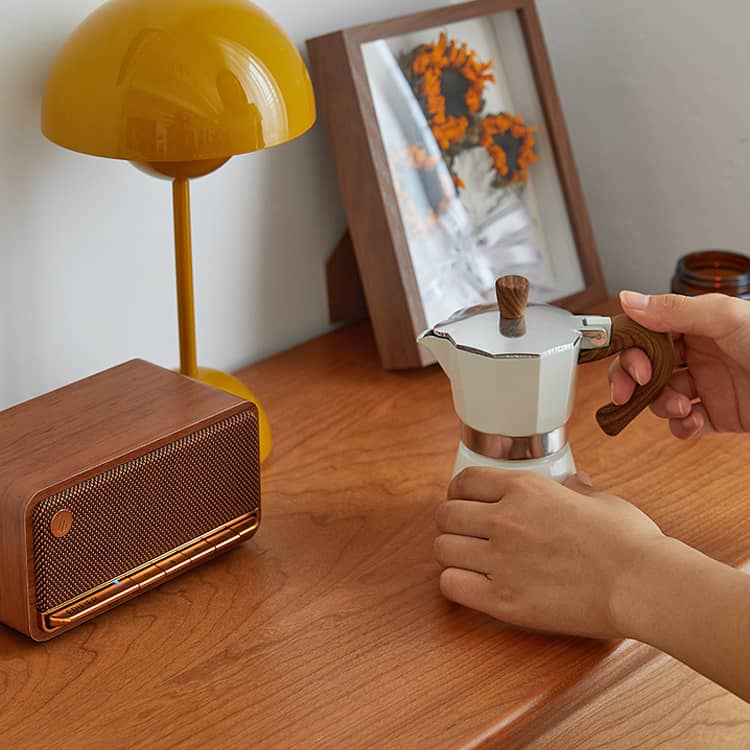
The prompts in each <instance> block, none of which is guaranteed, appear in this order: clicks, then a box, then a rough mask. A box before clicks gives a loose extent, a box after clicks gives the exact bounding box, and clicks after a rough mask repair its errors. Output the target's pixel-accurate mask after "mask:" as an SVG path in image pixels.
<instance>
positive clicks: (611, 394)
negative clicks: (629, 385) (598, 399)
mask: <svg viewBox="0 0 750 750" xmlns="http://www.w3.org/2000/svg"><path fill="white" fill-rule="evenodd" d="M609 400H610V401H611V402H612V403H613V404H614V403H615V384H614V383H610V384H609Z"/></svg>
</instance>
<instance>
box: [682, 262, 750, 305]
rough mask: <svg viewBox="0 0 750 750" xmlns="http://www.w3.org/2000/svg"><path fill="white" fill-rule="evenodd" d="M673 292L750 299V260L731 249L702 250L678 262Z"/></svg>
mask: <svg viewBox="0 0 750 750" xmlns="http://www.w3.org/2000/svg"><path fill="white" fill-rule="evenodd" d="M672 291H673V292H676V293H677V294H687V295H690V296H691V297H692V296H694V295H696V294H708V292H721V293H722V294H728V295H729V296H730V297H741V298H742V299H750V258H748V257H747V256H746V255H740V254H739V253H732V252H729V251H728V250H699V251H698V252H695V253H690V254H689V255H684V256H683V257H682V258H680V259H679V260H678V261H677V268H676V269H675V273H674V276H673V278H672Z"/></svg>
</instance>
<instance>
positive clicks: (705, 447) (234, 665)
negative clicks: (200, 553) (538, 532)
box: [0, 310, 750, 750]
mask: <svg viewBox="0 0 750 750" xmlns="http://www.w3.org/2000/svg"><path fill="white" fill-rule="evenodd" d="M590 312H595V310H591V311H590ZM606 367H607V363H606V362H599V363H593V364H591V365H587V366H586V367H582V368H581V369H580V371H579V388H578V396H577V403H576V409H575V414H574V418H573V420H572V423H571V430H570V433H571V438H572V445H573V450H574V453H575V456H576V459H577V462H578V464H579V466H580V467H581V468H582V469H585V470H587V471H588V472H589V473H590V474H591V475H592V477H593V479H594V481H595V483H596V484H597V485H598V486H599V487H601V488H604V489H607V490H610V491H612V492H616V493H619V494H621V495H624V496H625V497H628V498H630V499H632V500H633V501H635V502H636V503H638V504H639V505H640V506H641V507H643V508H644V509H645V510H646V511H647V512H648V513H650V514H651V515H652V516H653V517H654V518H655V519H656V521H657V522H658V523H660V524H661V525H662V527H663V528H664V529H665V531H667V532H668V533H670V534H673V535H675V536H677V537H680V538H681V539H684V540H685V541H686V542H688V543H690V544H692V545H695V546H697V547H699V548H700V549H702V550H704V551H705V552H706V553H708V554H709V555H712V556H714V557H717V558H719V559H720V560H724V561H726V562H729V563H732V564H735V565H737V564H740V563H742V562H744V561H746V560H747V559H748V551H749V550H750V512H748V510H749V508H750V501H749V499H748V495H749V494H750V491H749V490H748V479H750V472H749V470H748V466H747V450H748V447H750V442H749V441H748V438H746V437H737V436H728V437H715V438H710V439H708V438H703V439H701V440H699V441H696V442H690V443H681V442H678V441H677V440H674V439H672V438H671V436H670V435H669V433H668V430H667V427H666V426H665V425H664V424H662V423H660V422H659V421H658V420H656V418H654V417H652V416H651V415H650V414H647V413H646V414H643V415H641V416H640V417H639V418H638V419H637V420H636V421H635V422H634V423H633V424H632V425H631V427H630V428H629V429H628V430H627V431H626V432H624V433H623V434H622V435H620V436H619V437H617V438H607V437H605V436H603V435H602V433H601V431H600V430H599V428H598V427H597V425H596V422H595V420H594V411H595V408H596V406H598V405H599V404H600V403H602V402H604V401H606V398H607V394H608V386H607V382H606ZM240 375H241V377H242V378H243V379H244V380H246V381H247V382H248V383H249V384H250V385H251V386H252V388H253V389H254V390H255V392H256V393H257V394H258V395H259V397H260V398H261V400H262V402H263V403H264V405H265V406H266V408H267V409H268V412H269V415H270V418H271V422H272V425H273V428H274V437H275V446H274V452H273V454H272V457H271V459H270V460H269V461H268V462H266V463H265V464H264V465H263V472H264V474H263V479H264V486H263V493H264V494H263V503H264V508H265V516H264V519H263V521H262V524H261V528H260V530H259V531H258V534H257V536H256V538H255V539H254V540H253V541H252V542H250V543H248V544H246V545H245V546H243V547H242V548H241V549H239V550H237V551H234V552H231V553H229V554H228V555H226V556H225V557H223V558H220V559H218V560H214V561H212V562H209V563H208V564H206V565H205V566H204V567H203V568H201V569H199V570H196V571H193V572H190V573H187V574H185V575H184V576H182V577H181V578H179V579H177V580H175V581H172V582H169V583H167V584H165V585H164V586H162V587H161V588H159V589H156V590H155V591H153V592H151V593H148V594H145V595H144V596H142V597H140V598H139V599H137V600H134V601H132V602H129V603H127V604H125V605H123V606H122V607H120V608H119V609H117V610H114V611H112V612H110V613H108V614H106V615H104V616H102V617H101V618H99V619H97V620H95V621H92V622H91V623H88V624H86V625H84V626H82V627H81V628H78V629H76V630H74V631H72V632H70V633H68V634H66V635H64V636H62V637H61V638H60V639H57V640H55V641H52V642H50V643H48V644H41V645H39V644H34V643H32V642H31V641H29V640H26V639H24V638H23V637H21V636H18V635H16V634H15V633H13V632H11V631H10V630H4V629H0V746H1V747H2V748H13V749H14V750H15V748H23V749H24V750H26V749H27V748H49V747H55V748H57V749H62V748H76V750H79V749H81V748H107V749H109V748H148V749H149V750H154V749H159V748H172V747H179V748H205V747H216V748H230V747H253V748H262V749H266V748H268V749H271V748H273V749H276V748H308V747H313V748H397V749H399V750H402V749H404V748H406V749H408V748H455V747H480V746H486V747H502V748H513V747H522V746H524V745H525V744H527V743H528V742H530V741H532V740H533V739H534V738H535V737H538V736H540V735H543V733H544V732H547V731H553V729H554V727H555V726H560V727H563V729H562V730H561V731H563V732H567V734H561V735H560V737H567V738H568V739H567V740H565V741H563V740H562V739H561V740H560V741H559V742H558V743H556V744H554V745H551V747H555V748H566V747H576V743H575V737H576V732H575V730H574V729H565V727H566V726H567V725H565V724H564V721H565V717H566V716H569V715H570V716H576V715H577V714H576V712H578V711H581V710H583V709H585V707H587V706H591V707H594V708H593V709H592V710H593V712H594V713H593V714H592V715H593V716H594V717H599V718H596V720H597V721H604V720H606V721H609V719H606V717H607V708H606V700H609V698H606V696H611V695H612V694H613V693H612V692H610V691H611V690H614V689H616V685H617V684H618V683H620V684H624V683H621V682H620V681H621V680H623V678H627V677H628V676H630V675H637V674H641V671H640V670H643V669H644V668H646V667H647V666H648V664H649V663H650V661H651V660H652V659H653V658H654V656H655V654H656V652H654V651H653V650H652V649H650V648H648V647H645V646H642V645H640V644H637V643H634V642H631V641H625V642H599V641H592V640H584V639H576V638H566V637H552V636H543V635H538V634H533V633H526V632H520V631H517V630H513V629H511V628H508V627H506V626H504V625H502V624H501V623H499V622H496V621H494V620H492V619H490V618H489V617H486V616H484V615H481V614H478V613H475V612H472V611H470V610H467V609H464V608H461V607H459V606H456V605H453V604H451V603H449V602H447V601H446V600H445V599H443V598H442V597H441V595H440V593H439V590H438V585H437V579H438V572H439V571H438V566H437V564H436V563H435V562H434V560H433V554H432V543H433V539H434V536H435V533H436V532H435V527H434V522H433V513H434V509H435V506H436V505H437V504H438V503H439V502H440V501H441V499H442V498H443V497H444V494H445V488H446V485H447V482H448V480H449V478H450V474H451V468H452V464H453V458H454V451H455V448H456V441H457V439H458V422H457V420H456V417H455V415H454V413H453V409H452V406H451V400H450V391H449V386H448V381H447V379H446V378H445V376H444V375H443V374H442V373H441V371H440V370H439V369H438V368H437V367H435V368H430V369H425V370H412V371H407V372H400V373H399V372H388V371H385V370H383V369H381V368H380V366H379V364H378V356H377V353H376V349H375V345H374V342H373V337H372V334H371V333H370V330H369V327H368V325H367V324H359V325H357V326H354V327H349V328H343V329H339V330H337V331H335V332H333V333H331V334H328V335H327V336H324V337H322V338H319V339H317V340H315V341H312V342H309V343H307V344H304V345H302V346H300V347H297V348H295V349H293V350H291V351H289V352H286V353H284V354H281V355H279V356H277V357H273V358H271V359H269V360H267V361H265V362H263V363H260V364H258V365H256V366H253V367H251V368H249V369H247V370H245V371H243V372H242V373H241V374H240ZM644 674H645V673H644ZM644 684H646V683H644ZM706 684H707V683H706ZM708 688H709V689H710V690H711V691H713V692H712V693H711V695H712V696H719V695H723V691H721V690H720V689H719V688H714V687H713V686H708ZM654 690H655V691H656V692H651V691H650V688H649V689H648V690H646V691H645V692H644V691H643V690H641V691H638V690H635V691H632V692H629V693H627V694H625V695H624V696H623V697H622V700H623V701H625V703H623V704H622V705H623V706H625V707H624V708H622V709H621V710H622V712H623V714H627V717H628V720H629V721H631V722H635V723H638V722H640V724H641V726H642V727H643V730H642V731H643V733H645V735H648V734H649V733H650V732H652V731H653V732H654V733H655V732H657V728H656V727H654V728H652V729H649V727H648V723H647V722H648V720H649V718H648V717H649V715H650V714H649V713H648V712H647V711H646V709H649V710H651V708H650V704H651V702H652V701H653V700H655V699H657V698H658V696H659V695H662V694H663V692H662V693H660V692H659V690H657V688H656V687H654ZM603 696H605V698H604V699H603ZM654 696H656V698H655V697H654ZM602 700H605V704H602V702H601V701H602ZM618 705H619V704H618ZM670 705H673V704H670ZM618 710H620V709H618ZM578 715H580V714H578ZM615 715H621V714H615ZM665 720H669V717H666V719H665ZM708 729H710V730H711V731H713V732H714V735H713V737H714V739H716V738H719V739H722V738H724V737H725V736H729V734H728V732H729V730H726V729H725V727H724V726H723V725H722V724H721V723H717V724H716V725H715V726H713V727H708ZM613 736H616V735H613ZM732 736H734V735H732ZM571 738H572V739H571ZM566 742H567V743H568V744H566ZM607 746H608V747H614V748H617V747H620V745H618V744H617V743H616V742H615V743H614V744H609V745H607ZM631 746H634V745H627V744H623V745H621V747H631ZM705 746H706V747H727V746H730V745H728V744H726V743H725V744H721V743H719V742H717V744H711V743H710V742H708V743H707V744H706V745H705ZM734 746H736V747H739V745H734Z"/></svg>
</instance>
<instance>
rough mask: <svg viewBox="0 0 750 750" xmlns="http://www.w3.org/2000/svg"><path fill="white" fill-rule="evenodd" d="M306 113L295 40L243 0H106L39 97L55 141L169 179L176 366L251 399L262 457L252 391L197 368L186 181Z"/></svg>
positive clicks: (267, 442)
mask: <svg viewBox="0 0 750 750" xmlns="http://www.w3.org/2000/svg"><path fill="white" fill-rule="evenodd" d="M314 122H315V100H314V97H313V91H312V85H311V83H310V77H309V75H308V72H307V69H306V67H305V64H304V62H303V60H302V58H301V57H300V54H299V52H298V51H297V48H296V47H295V46H294V44H293V43H292V42H291V41H290V39H289V38H288V37H287V36H286V34H285V33H284V32H283V31H282V30H281V28H280V27H279V26H278V25H277V24H276V23H275V22H274V21H273V20H272V19H271V18H270V17H269V16H268V15H267V14H266V13H265V12H264V11H262V10H261V9H260V8H258V7H257V6H255V5H253V4H252V3H250V2H247V0H110V2H107V3H105V4H104V5H102V6H101V7H100V8H98V9H97V10H96V11H94V12H93V13H92V14H91V15H90V16H88V18H86V19H85V20H84V21H83V23H82V24H81V25H80V26H78V28H77V29H76V30H75V31H74V32H73V34H71V36H70V38H69V39H68V40H67V42H66V44H65V45H64V47H63V48H62V50H61V51H60V53H59V54H58V56H57V59H56V60H55V62H54V64H53V66H52V70H51V72H50V76H49V79H48V81H47V86H46V88H45V91H44V98H43V101H42V117H41V125H42V132H43V133H44V135H45V136H47V138H49V139H50V140H51V141H53V142H54V143H56V144H58V145H60V146H63V147H65V148H68V149H72V150H73V151H79V152H81V153H84V154H92V155H94V156H104V157H109V158H112V159H125V160H128V161H131V162H133V164H134V165H135V166H136V167H138V168H139V169H141V170H143V171H144V172H148V173H149V174H153V175H156V176H159V177H163V178H165V179H169V180H171V181H172V197H173V209H174V232H175V261H176V270H177V307H178V323H179V340H180V372H181V373H183V374H184V375H187V376H189V377H192V378H197V379H198V380H201V381H204V382H206V383H210V384H211V385H214V386H216V387H218V388H223V389H224V390H227V391H230V392H231V393H235V394H236V395H238V396H241V397H242V398H247V399H249V400H251V401H254V402H255V403H256V404H258V409H259V412H260V426H261V460H263V459H264V458H266V457H267V456H268V454H269V453H270V450H271V432H270V428H269V425H268V419H267V417H266V414H265V412H264V410H263V409H262V408H261V406H260V404H259V403H258V400H257V399H256V398H255V396H254V395H253V394H252V392H251V391H249V390H248V388H247V387H246V386H245V385H244V384H243V383H242V382H241V381H239V380H238V379H236V378H234V377H232V376H231V375H228V374H226V373H223V372H220V371H218V370H212V369H209V368H205V367H198V363H197V356H196V345H195V317H194V305H193V271H192V249H191V241H190V204H189V201H190V195H189V182H188V181H189V180H190V179H191V178H196V177H201V176H203V175H206V174H208V173H209V172H213V171H214V170H215V169H218V168H219V167H220V166H221V165H222V164H224V163H225V162H226V161H227V160H228V159H229V158H230V157H232V156H235V155H237V154H244V153H248V152H250V151H257V150H259V149H262V148H268V147H270V146H276V145H278V144H280V143H284V142H286V141H289V140H292V139H293V138H296V137H297V136H299V135H302V133H304V132H305V131H306V130H308V129H309V128H310V127H311V126H312V125H313V123H314Z"/></svg>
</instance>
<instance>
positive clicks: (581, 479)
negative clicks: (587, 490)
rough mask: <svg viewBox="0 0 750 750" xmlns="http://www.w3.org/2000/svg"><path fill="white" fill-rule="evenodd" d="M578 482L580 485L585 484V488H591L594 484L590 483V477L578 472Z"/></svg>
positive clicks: (583, 472)
mask: <svg viewBox="0 0 750 750" xmlns="http://www.w3.org/2000/svg"><path fill="white" fill-rule="evenodd" d="M577 476H578V481H579V482H580V483H581V484H585V485H586V486H587V487H593V486H594V483H593V482H592V481H591V477H590V476H589V475H588V474H587V473H586V472H585V471H579V472H578V475H577Z"/></svg>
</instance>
